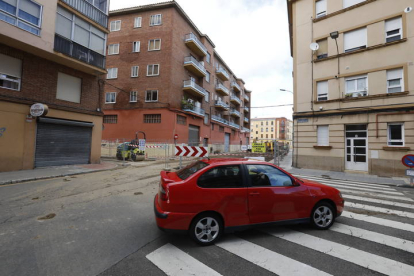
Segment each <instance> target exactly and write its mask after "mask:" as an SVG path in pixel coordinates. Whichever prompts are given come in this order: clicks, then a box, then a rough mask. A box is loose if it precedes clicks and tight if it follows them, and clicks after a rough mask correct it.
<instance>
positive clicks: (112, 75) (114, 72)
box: [106, 68, 118, 80]
mask: <svg viewBox="0 0 414 276" xmlns="http://www.w3.org/2000/svg"><path fill="white" fill-rule="evenodd" d="M117 77H118V68H108V74H107V75H106V78H107V79H108V80H109V79H116V78H117Z"/></svg>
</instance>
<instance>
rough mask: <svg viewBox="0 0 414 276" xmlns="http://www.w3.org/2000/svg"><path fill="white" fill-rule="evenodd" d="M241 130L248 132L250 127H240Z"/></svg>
mask: <svg viewBox="0 0 414 276" xmlns="http://www.w3.org/2000/svg"><path fill="white" fill-rule="evenodd" d="M241 132H250V129H249V128H247V127H242V131H241Z"/></svg>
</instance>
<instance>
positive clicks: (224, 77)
mask: <svg viewBox="0 0 414 276" xmlns="http://www.w3.org/2000/svg"><path fill="white" fill-rule="evenodd" d="M216 75H217V77H218V78H220V79H221V80H223V81H228V80H229V79H230V76H229V73H227V71H226V70H224V68H223V67H218V68H217V69H216Z"/></svg>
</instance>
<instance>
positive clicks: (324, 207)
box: [310, 202, 335, 230]
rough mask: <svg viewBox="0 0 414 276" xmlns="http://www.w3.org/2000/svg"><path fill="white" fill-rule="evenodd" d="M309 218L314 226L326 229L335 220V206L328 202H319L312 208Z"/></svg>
mask: <svg viewBox="0 0 414 276" xmlns="http://www.w3.org/2000/svg"><path fill="white" fill-rule="evenodd" d="M310 219H311V225H312V226H313V227H314V228H316V229H319V230H327V229H329V228H330V227H331V226H332V225H333V223H334V221H335V208H334V207H333V206H332V204H330V203H328V202H319V203H318V204H316V206H315V207H314V208H313V210H312V214H311V218H310Z"/></svg>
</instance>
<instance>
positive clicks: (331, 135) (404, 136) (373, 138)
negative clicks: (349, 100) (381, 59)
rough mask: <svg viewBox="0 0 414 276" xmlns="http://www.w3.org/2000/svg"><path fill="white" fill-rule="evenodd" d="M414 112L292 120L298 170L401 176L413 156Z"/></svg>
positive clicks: (294, 162)
mask: <svg viewBox="0 0 414 276" xmlns="http://www.w3.org/2000/svg"><path fill="white" fill-rule="evenodd" d="M413 113H414V110H402V111H398V110H397V111H388V112H378V113H374V112H371V113H368V112H367V113H365V114H364V113H359V114H354V115H332V116H319V117H308V118H305V117H300V118H295V120H294V152H293V165H294V166H295V167H298V168H308V169H320V170H330V171H354V172H361V173H368V174H374V175H378V176H389V177H394V176H404V175H405V170H406V169H407V168H406V167H405V166H403V165H402V163H401V158H402V157H403V156H404V155H406V154H413V153H414V114H413Z"/></svg>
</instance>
